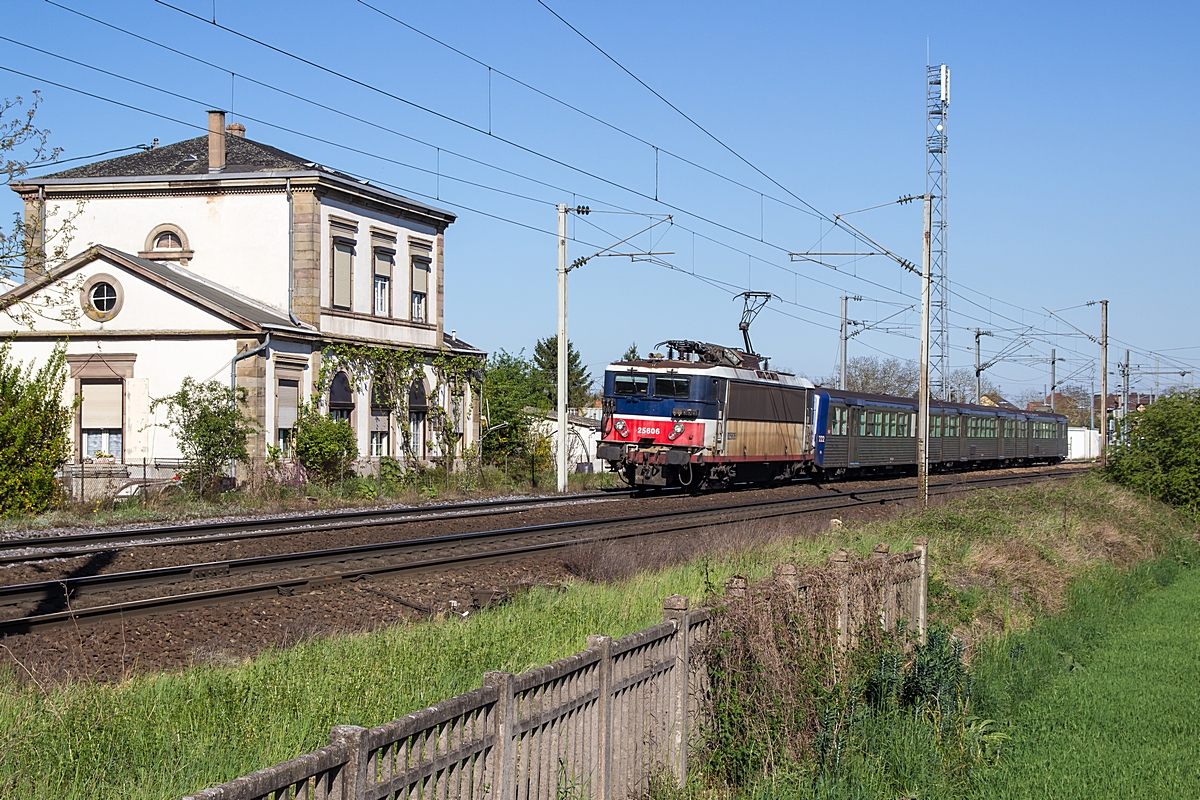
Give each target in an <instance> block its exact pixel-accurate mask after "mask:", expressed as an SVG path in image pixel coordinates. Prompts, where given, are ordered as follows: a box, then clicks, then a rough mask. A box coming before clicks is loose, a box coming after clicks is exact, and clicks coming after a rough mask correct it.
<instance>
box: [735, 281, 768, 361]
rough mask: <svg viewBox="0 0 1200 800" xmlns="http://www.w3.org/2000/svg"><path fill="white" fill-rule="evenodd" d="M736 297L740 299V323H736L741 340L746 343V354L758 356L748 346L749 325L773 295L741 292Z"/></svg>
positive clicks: (750, 345)
mask: <svg viewBox="0 0 1200 800" xmlns="http://www.w3.org/2000/svg"><path fill="white" fill-rule="evenodd" d="M736 296H737V297H740V298H742V301H743V302H742V321H741V322H739V323H738V330H740V331H741V332H742V338H743V339H744V340H745V341H746V352H747V353H749V354H750V355H754V356H756V355H758V353H755V352H754V346H753V345H752V344H750V323H751V322H754V318H755V317H757V316H758V312H760V311H762V310H763V308H764V307H765V306H766V305H767V301H768V300H770V299H771V298H772V297H774V296H775V295H773V294H771V293H770V292H742V293H741V294H739V295H736Z"/></svg>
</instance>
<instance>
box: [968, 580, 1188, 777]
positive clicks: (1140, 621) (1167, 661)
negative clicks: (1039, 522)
mask: <svg viewBox="0 0 1200 800" xmlns="http://www.w3.org/2000/svg"><path fill="white" fill-rule="evenodd" d="M1160 567H1161V571H1160V573H1159V575H1158V576H1155V575H1153V574H1147V575H1144V577H1145V578H1146V580H1147V581H1156V577H1157V579H1159V580H1161V579H1166V578H1169V577H1174V576H1172V575H1170V574H1169V569H1170V568H1169V565H1167V564H1162V565H1160ZM1112 600H1114V601H1116V602H1111V601H1110V603H1109V605H1119V604H1120V600H1121V598H1119V597H1117V598H1112ZM1093 602H1094V601H1093ZM1077 616H1083V617H1084V618H1085V619H1086V616H1087V615H1077ZM1079 621H1080V622H1083V621H1084V619H1080V620H1079ZM1094 622H1095V624H1083V625H1078V626H1076V628H1077V629H1076V631H1075V632H1074V633H1073V635H1070V636H1066V637H1064V636H1062V635H1061V634H1062V633H1064V632H1065V631H1059V632H1053V631H1050V630H1047V631H1044V632H1039V635H1038V636H1032V637H1027V638H1028V639H1029V640H1030V641H1029V642H1028V644H1027V648H1028V647H1029V646H1034V647H1039V646H1040V648H1041V652H1038V653H1034V654H1028V649H1027V650H1026V651H1025V652H1023V653H1022V654H1021V655H1020V656H1019V657H1017V658H1015V659H1014V660H1016V661H1018V662H1020V661H1026V662H1029V663H1028V664H1020V663H1018V664H1016V665H1015V669H1011V668H1010V670H1008V672H1009V673H1010V674H1015V675H1019V676H1020V678H1021V679H1020V680H1019V681H1016V682H1011V681H1010V682H1009V683H1010V684H1012V683H1015V684H1016V685H1010V686H1007V687H1005V688H1006V689H1008V690H1009V691H1007V692H1006V693H1005V694H1006V699H1007V701H1008V703H1009V704H1011V705H1015V706H1017V708H1015V709H1014V710H1015V711H1016V713H1015V714H1014V716H1013V725H1012V728H1013V738H1012V742H1011V748H1010V752H1009V755H1008V757H1007V758H1006V759H1005V760H1004V761H1003V762H1002V764H1001V766H1000V767H999V768H998V769H997V770H996V771H994V772H991V773H989V774H987V775H986V778H985V779H984V780H981V781H980V786H979V789H978V793H977V796H978V797H980V798H989V799H990V798H997V800H1000V799H1002V798H1055V799H1056V800H1058V799H1060V798H1061V800H1070V799H1071V798H1088V800H1092V799H1093V798H1108V797H1111V798H1118V797H1119V798H1125V797H1162V798H1176V797H1196V796H1197V795H1200V761H1197V758H1196V753H1197V750H1196V746H1197V742H1200V693H1197V690H1196V687H1197V686H1200V656H1198V654H1200V572H1196V571H1187V572H1183V573H1181V574H1179V575H1178V579H1177V580H1176V581H1175V582H1174V583H1173V584H1172V585H1170V586H1168V587H1167V588H1166V589H1164V590H1163V591H1161V592H1155V593H1153V594H1150V595H1147V596H1145V597H1144V599H1142V600H1140V601H1139V602H1137V603H1136V604H1135V605H1133V606H1132V607H1131V608H1129V609H1128V610H1127V612H1126V613H1124V614H1119V615H1116V616H1110V617H1109V618H1108V622H1107V624H1105V623H1104V622H1102V621H1099V620H1095V621H1094ZM1105 628H1107V630H1104V631H1103V634H1102V635H1101V636H1100V637H1096V636H1095V634H1096V633H1098V632H1099V631H1098V629H1105ZM1055 633H1058V634H1059V635H1054V634H1055ZM1070 640H1074V641H1070ZM1089 645H1090V646H1089ZM1063 646H1074V647H1075V649H1074V651H1071V650H1066V649H1063ZM1031 667H1032V668H1031ZM1035 676H1036V679H1037V680H1038V683H1039V684H1040V686H1039V687H1038V688H1037V689H1034V688H1033V687H1031V686H1028V685H1026V684H1027V683H1029V682H1030V679H1032V678H1035ZM986 682H987V680H986V679H985V680H984V683H985V685H986ZM1001 682H1003V679H1002V678H1001Z"/></svg>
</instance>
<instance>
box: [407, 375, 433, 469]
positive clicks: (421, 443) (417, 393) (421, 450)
mask: <svg viewBox="0 0 1200 800" xmlns="http://www.w3.org/2000/svg"><path fill="white" fill-rule="evenodd" d="M428 411H429V398H428V395H426V393H425V381H424V380H416V381H413V384H412V386H410V387H409V388H408V449H409V453H411V454H412V456H413V458H416V459H419V460H420V459H424V458H425V416H426V414H427V413H428Z"/></svg>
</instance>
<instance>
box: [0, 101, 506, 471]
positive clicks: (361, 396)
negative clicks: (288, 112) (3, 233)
mask: <svg viewBox="0 0 1200 800" xmlns="http://www.w3.org/2000/svg"><path fill="white" fill-rule="evenodd" d="M208 122H209V126H208V135H207V136H202V137H198V138H195V139H189V140H186V141H182V142H176V143H175V144H170V145H166V146H164V147H158V148H155V149H151V150H149V151H145V152H140V153H135V154H133V155H128V156H123V157H121V158H114V159H109V160H106V161H100V162H97V163H94V164H88V165H86V166H82V167H76V168H74V169H70V170H66V171H64V172H59V173H56V174H53V175H47V176H45V177H40V178H32V179H29V180H25V181H21V182H20V183H15V184H13V185H12V188H13V190H14V191H16V192H17V193H18V194H19V195H20V196H21V198H22V199H23V200H24V202H25V214H26V219H27V221H31V222H36V221H37V220H39V219H41V218H43V215H48V216H50V217H51V218H53V217H54V215H55V214H56V213H58V212H59V211H61V210H66V209H70V208H74V207H75V205H76V203H78V202H79V201H82V202H83V206H82V214H81V215H80V216H79V217H78V219H77V220H76V222H75V225H76V232H75V239H74V241H75V243H76V245H77V246H76V247H73V249H74V250H75V251H76V252H75V254H74V255H73V256H72V257H71V258H69V259H68V260H67V261H66V262H65V263H63V264H61V265H59V266H56V267H54V268H53V269H52V270H51V271H50V272H48V273H46V274H42V272H41V271H40V270H39V269H38V268H37V265H33V264H31V265H28V266H27V269H26V275H25V282H24V283H22V284H20V285H18V286H16V287H15V288H12V289H11V290H9V291H8V292H6V293H5V294H4V295H3V296H2V297H0V307H6V308H8V309H10V310H12V309H14V308H16V307H18V306H15V305H14V304H20V303H37V302H39V300H45V299H47V298H48V297H50V292H51V291H52V287H54V286H59V287H61V286H63V285H64V283H63V282H66V283H67V285H69V286H70V287H71V289H72V295H71V297H72V302H77V303H78V307H79V309H80V310H81V311H82V316H81V319H80V323H79V324H78V326H75V327H73V326H71V325H69V324H64V323H60V322H52V321H49V320H46V319H41V318H39V319H37V320H36V322H35V324H34V326H33V329H32V330H30V329H28V328H26V327H24V326H23V325H21V324H20V323H18V322H17V321H14V320H13V319H12V318H11V316H12V315H11V314H10V315H0V330H3V332H4V335H7V336H12V337H14V339H15V343H14V347H13V351H14V354H15V355H16V356H17V357H18V358H21V359H24V360H29V359H35V360H37V359H43V358H45V357H46V355H47V354H48V353H49V352H50V350H51V348H52V347H53V346H54V343H55V342H56V341H57V340H60V339H66V340H67V353H68V361H69V362H70V380H69V384H68V387H67V398H66V400H67V401H71V400H73V399H75V398H78V399H80V401H81V402H80V404H79V409H78V413H77V415H76V420H75V427H74V431H73V438H74V443H75V454H74V460H75V461H76V462H77V463H86V462H89V461H95V460H96V457H97V454H99V455H100V456H101V457H102V459H101V460H104V461H110V462H114V463H116V464H122V463H123V464H126V465H129V464H139V465H140V464H143V463H149V464H151V465H153V464H155V463H158V464H160V465H162V464H169V462H170V461H171V460H172V459H177V458H178V457H179V455H180V453H179V448H178V445H177V443H176V442H175V441H174V439H173V438H172V436H171V435H170V434H169V432H168V431H167V430H166V429H165V428H162V427H161V426H159V425H156V423H161V422H162V415H161V413H160V414H158V415H157V416H156V415H155V413H154V412H153V411H152V409H151V400H152V398H156V397H163V396H166V395H169V394H172V393H174V392H175V391H176V390H178V388H179V386H180V383H181V382H182V381H183V379H184V378H185V377H187V376H190V377H192V378H194V379H196V380H198V381H205V380H210V379H212V380H218V381H222V382H226V383H232V384H234V385H236V386H238V387H241V388H244V389H245V390H247V392H248V394H249V409H250V413H251V415H252V416H253V417H254V418H255V420H256V421H257V422H258V426H259V432H258V434H257V435H256V436H255V437H254V439H253V441H252V445H251V456H252V458H253V459H256V460H263V459H265V458H266V457H267V455H268V447H269V446H271V447H279V448H281V449H282V450H284V451H286V449H287V447H288V443H289V436H290V430H291V428H292V425H293V423H294V422H295V420H296V417H297V412H298V408H299V406H300V405H301V404H302V403H305V402H307V401H312V402H314V403H316V404H317V405H318V406H319V407H320V408H322V409H323V410H325V411H326V412H328V413H330V414H332V415H334V416H336V417H338V418H340V419H345V420H347V421H348V422H349V423H350V425H351V426H352V427H353V428H354V430H355V433H356V435H357V439H358V447H359V452H360V454H362V458H363V467H364V468H369V462H370V461H371V460H378V459H380V458H381V457H383V456H393V457H397V458H400V459H402V460H404V459H407V460H410V461H419V462H426V461H429V460H432V459H436V458H457V457H460V456H461V455H462V454H463V452H464V451H465V450H466V449H467V448H469V447H471V446H472V445H474V444H475V443H476V442H477V441H478V439H479V398H478V397H477V396H476V394H475V392H474V390H473V388H472V387H471V386H470V385H468V383H467V382H466V381H464V380H458V379H455V380H450V379H448V378H447V375H446V374H444V373H442V372H439V370H438V364H443V365H444V364H446V363H449V361H450V360H453V359H457V361H456V362H455V363H461V362H462V361H463V360H464V359H461V358H458V357H460V356H465V357H468V358H471V357H482V356H483V355H484V354H483V353H482V351H480V350H478V349H476V348H474V347H472V346H471V345H469V344H467V343H466V342H464V341H462V340H461V339H459V338H457V337H456V336H454V335H447V333H446V332H445V327H444V285H445V281H444V273H445V258H444V252H445V233H446V229H447V228H448V227H449V226H450V225H451V224H452V223H453V222H454V220H455V215H454V214H452V213H451V212H449V211H445V210H442V209H439V208H435V207H433V206H430V205H426V204H424V203H420V202H417V201H415V200H411V199H409V198H406V197H403V196H401V195H398V194H395V193H393V192H390V191H386V190H384V189H381V188H378V187H376V186H373V185H371V184H370V183H368V182H366V181H362V180H359V179H357V178H354V177H351V176H349V175H345V174H343V173H340V172H337V171H336V170H333V169H330V168H328V167H324V166H322V165H320V164H316V163H313V162H312V161H310V160H308V159H305V158H301V157H299V156H295V155H292V154H290V153H286V152H284V151H282V150H279V149H277V148H274V147H271V146H269V145H266V144H261V143H258V142H255V141H252V140H250V139H247V138H245V129H244V128H243V127H242V126H241V125H239V124H236V123H235V124H232V125H229V126H228V128H227V127H226V126H225V119H224V114H223V113H222V112H210V113H209V118H208ZM43 235H44V234H43ZM76 286H77V287H78V290H77V291H75V287H76ZM452 333H453V332H452ZM339 347H342V348H343V349H344V348H351V347H355V348H360V349H361V348H365V349H366V350H363V352H371V353H376V352H383V351H406V352H412V353H413V354H414V357H413V358H414V363H416V364H417V367H415V368H414V370H413V383H412V385H411V386H409V387H408V388H407V391H404V392H403V393H402V394H403V395H404V398H403V399H402V400H400V401H399V403H398V404H397V403H394V402H391V400H392V399H394V398H380V396H379V392H377V391H375V389H376V387H374V386H373V385H372V381H371V376H370V375H361V374H355V373H354V372H353V370H351V371H350V372H349V374H348V373H347V372H345V371H338V370H340V369H341V367H340V365H341V362H331V363H333V365H334V367H335V368H334V369H331V368H330V364H328V363H323V358H326V359H327V358H328V356H327V354H329V353H334V352H336V351H337V350H338V348H339ZM323 367H324V370H323ZM318 391H319V394H318V393H317V392H318ZM398 408H399V409H400V411H398V410H397V409H398ZM400 416H404V419H400V418H399V417H400ZM139 474H140V471H139Z"/></svg>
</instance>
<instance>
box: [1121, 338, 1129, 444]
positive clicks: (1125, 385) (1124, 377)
mask: <svg viewBox="0 0 1200 800" xmlns="http://www.w3.org/2000/svg"><path fill="white" fill-rule="evenodd" d="M1128 418H1129V351H1128V350H1126V351H1125V366H1124V367H1122V368H1121V441H1125V431H1126V430H1127V429H1126V425H1127V420H1128Z"/></svg>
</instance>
